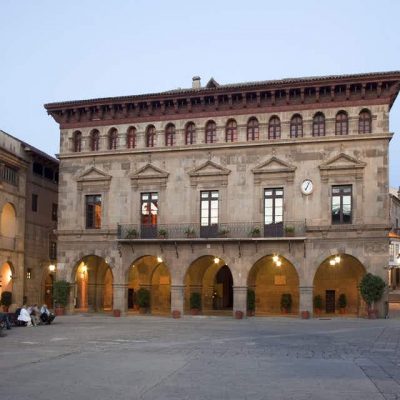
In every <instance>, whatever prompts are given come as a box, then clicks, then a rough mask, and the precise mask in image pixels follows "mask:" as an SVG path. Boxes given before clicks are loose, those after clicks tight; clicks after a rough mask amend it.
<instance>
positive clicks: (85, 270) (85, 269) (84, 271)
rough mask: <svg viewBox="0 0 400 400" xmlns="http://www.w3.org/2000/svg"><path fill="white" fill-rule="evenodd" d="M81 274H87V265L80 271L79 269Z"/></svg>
mask: <svg viewBox="0 0 400 400" xmlns="http://www.w3.org/2000/svg"><path fill="white" fill-rule="evenodd" d="M81 272H82V274H85V273H86V272H87V265H86V264H83V265H82V269H81Z"/></svg>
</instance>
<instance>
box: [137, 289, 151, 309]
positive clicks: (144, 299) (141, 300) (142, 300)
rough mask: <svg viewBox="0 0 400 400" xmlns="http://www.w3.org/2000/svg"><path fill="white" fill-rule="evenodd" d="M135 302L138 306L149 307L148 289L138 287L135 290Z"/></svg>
mask: <svg viewBox="0 0 400 400" xmlns="http://www.w3.org/2000/svg"><path fill="white" fill-rule="evenodd" d="M137 303H138V304H139V307H140V308H149V307H150V291H149V290H147V289H145V288H140V289H139V290H138V292H137Z"/></svg>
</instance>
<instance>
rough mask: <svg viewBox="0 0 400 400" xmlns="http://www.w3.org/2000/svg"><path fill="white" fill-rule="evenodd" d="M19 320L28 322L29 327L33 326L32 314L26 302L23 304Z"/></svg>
mask: <svg viewBox="0 0 400 400" xmlns="http://www.w3.org/2000/svg"><path fill="white" fill-rule="evenodd" d="M18 321H21V322H24V323H26V326H29V327H31V326H33V325H32V319H31V315H30V314H29V311H28V309H27V307H26V304H24V305H23V306H22V308H21V311H20V312H19V315H18Z"/></svg>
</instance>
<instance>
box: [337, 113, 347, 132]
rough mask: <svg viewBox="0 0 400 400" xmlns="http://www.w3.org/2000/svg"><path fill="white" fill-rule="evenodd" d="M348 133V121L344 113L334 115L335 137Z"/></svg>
mask: <svg viewBox="0 0 400 400" xmlns="http://www.w3.org/2000/svg"><path fill="white" fill-rule="evenodd" d="M348 133H349V119H348V116H347V113H346V112H345V111H339V112H338V113H337V114H336V128H335V134H336V135H347V134H348Z"/></svg>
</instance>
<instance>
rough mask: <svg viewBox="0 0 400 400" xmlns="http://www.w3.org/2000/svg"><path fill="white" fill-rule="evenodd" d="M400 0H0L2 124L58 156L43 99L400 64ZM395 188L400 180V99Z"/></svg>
mask: <svg viewBox="0 0 400 400" xmlns="http://www.w3.org/2000/svg"><path fill="white" fill-rule="evenodd" d="M399 15H400V1H397V0H391V1H390V0H380V1H379V2H378V1H376V0H374V1H371V0H363V1H358V0H346V1H342V0H335V1H332V0H331V1H312V0H302V1H297V0H293V1H288V0H281V1H269V0H260V1H255V0H247V1H238V0H229V1H226V0H218V1H216V0H213V1H209V0H201V1H188V0H181V1H178V0H168V1H167V0H147V1H145V0H113V1H110V0H108V1H106V0H68V1H67V0H64V1H61V0H59V1H54V0H19V1H15V0H0V16H1V23H0V129H2V130H4V131H6V132H8V133H10V134H12V135H14V136H16V137H18V138H20V139H22V140H24V141H26V142H29V143H31V144H32V145H34V146H36V147H38V148H40V149H41V150H43V151H45V152H47V153H49V154H51V155H54V154H55V153H57V152H58V146H59V130H58V125H57V124H56V122H55V121H54V120H53V119H52V118H51V117H50V116H48V115H47V113H46V111H45V110H44V108H43V104H45V103H49V102H55V101H66V100H74V99H87V98H96V97H109V96H123V95H132V94H139V93H149V92H159V91H163V90H170V89H175V88H178V87H190V86H191V79H192V76H195V75H199V76H201V77H202V82H203V83H205V82H207V81H208V80H209V78H210V77H214V78H215V79H216V80H217V81H218V82H219V83H235V82H246V81H254V80H268V79H280V78H288V77H302V76H315V75H331V74H348V73H363V72H375V71H392V70H400V24H399V23H398V16H399ZM390 130H391V131H392V132H395V133H396V132H398V133H397V134H395V136H394V137H393V139H392V141H391V144H390V164H391V168H390V185H391V186H392V187H398V186H400V97H399V98H398V99H397V101H396V102H395V104H394V106H393V107H392V110H391V120H390Z"/></svg>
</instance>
